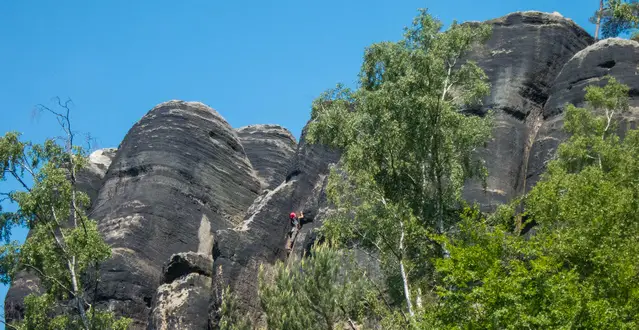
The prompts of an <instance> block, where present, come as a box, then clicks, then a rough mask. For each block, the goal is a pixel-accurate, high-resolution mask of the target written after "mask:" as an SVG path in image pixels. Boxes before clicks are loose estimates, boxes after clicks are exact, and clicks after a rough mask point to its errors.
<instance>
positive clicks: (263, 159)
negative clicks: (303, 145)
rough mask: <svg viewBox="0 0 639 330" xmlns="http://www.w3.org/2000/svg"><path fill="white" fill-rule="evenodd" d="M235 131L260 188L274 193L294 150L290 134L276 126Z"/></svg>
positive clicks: (294, 145)
mask: <svg viewBox="0 0 639 330" xmlns="http://www.w3.org/2000/svg"><path fill="white" fill-rule="evenodd" d="M236 131H237V136H238V137H239V138H240V141H241V142H242V146H243V147H244V152H246V156H247V157H248V158H249V160H250V161H251V165H253V169H255V171H257V175H258V177H259V178H260V181H261V182H262V188H264V189H273V188H275V187H277V186H278V185H279V184H280V183H282V182H283V181H284V178H285V177H286V171H287V170H288V168H289V167H290V164H289V162H290V160H291V159H292V158H293V155H294V154H295V150H296V149H297V141H295V138H294V137H293V134H291V132H289V131H288V130H287V129H286V128H284V127H282V126H279V125H250V126H245V127H242V128H239V129H237V130H236Z"/></svg>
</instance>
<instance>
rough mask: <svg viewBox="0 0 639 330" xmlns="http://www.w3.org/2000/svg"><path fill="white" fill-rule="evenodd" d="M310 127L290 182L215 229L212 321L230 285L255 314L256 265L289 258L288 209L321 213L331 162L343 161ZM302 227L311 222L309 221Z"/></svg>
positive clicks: (252, 315)
mask: <svg viewBox="0 0 639 330" xmlns="http://www.w3.org/2000/svg"><path fill="white" fill-rule="evenodd" d="M305 136H306V128H305V129H304V131H303V132H302V138H301V139H300V141H301V142H300V144H299V146H298V149H297V152H296V154H295V157H294V159H293V161H292V166H291V167H290V169H289V171H288V172H289V174H288V175H287V178H286V181H285V182H283V183H282V184H280V185H279V186H278V187H277V188H275V189H273V190H272V191H266V192H264V193H263V194H262V195H261V196H260V197H259V198H258V199H257V200H256V201H255V203H254V204H253V205H252V206H251V208H250V209H249V211H248V212H247V216H246V218H245V220H244V222H243V223H241V224H240V225H239V226H237V227H236V228H233V229H227V230H221V231H218V232H217V235H216V237H217V238H218V239H217V241H216V243H215V250H214V275H213V285H214V287H213V289H214V297H213V299H214V301H213V304H212V306H211V326H212V327H213V328H215V326H216V325H217V322H218V321H219V314H218V308H219V306H220V304H221V300H220V299H221V292H222V290H223V289H224V288H225V287H226V286H230V288H231V290H232V291H233V292H235V293H236V294H237V295H238V301H239V303H240V306H241V307H242V308H244V309H245V310H246V311H247V312H248V315H250V316H251V317H253V318H256V317H257V316H258V313H259V311H260V305H259V299H257V297H258V294H257V289H258V280H257V279H258V277H257V275H258V269H259V266H260V264H262V263H263V264H265V265H267V266H268V265H272V264H274V263H275V262H276V261H277V260H283V259H285V258H286V257H287V251H286V237H287V233H288V231H289V230H290V224H289V219H288V214H289V213H290V212H291V211H295V212H297V211H305V213H308V214H309V216H310V217H312V215H313V214H317V213H318V212H319V207H320V203H319V200H320V198H319V197H318V196H317V195H318V194H321V189H314V188H317V187H318V186H319V187H322V183H323V181H324V177H325V176H326V174H328V171H329V165H330V164H333V163H336V162H337V161H338V160H339V153H338V152H337V151H334V150H331V149H329V148H327V147H325V146H322V145H309V144H307V143H306V141H305ZM304 226H309V225H308V224H305V225H304Z"/></svg>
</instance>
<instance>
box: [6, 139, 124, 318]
mask: <svg viewBox="0 0 639 330" xmlns="http://www.w3.org/2000/svg"><path fill="white" fill-rule="evenodd" d="M115 151H116V149H114V148H106V149H98V150H96V151H94V152H93V153H91V154H90V155H89V159H88V163H87V164H86V166H85V167H84V168H83V169H82V170H80V171H79V172H78V173H77V176H76V188H77V189H78V190H80V191H83V192H84V193H86V194H87V195H89V198H91V202H94V201H95V197H96V195H97V192H98V190H99V189H100V187H101V186H102V183H103V180H104V175H105V174H106V172H107V170H108V169H109V166H110V165H111V161H112V160H113V157H114V156H115ZM29 237H30V235H27V238H26V239H27V240H28V239H29ZM40 292H41V290H40V279H39V278H38V277H37V276H36V275H35V274H33V273H32V272H29V271H21V272H19V273H18V274H16V276H15V278H14V279H13V281H12V282H11V287H10V288H9V291H7V296H6V298H5V300H4V310H5V320H6V321H7V322H12V321H15V320H20V319H22V317H23V315H24V304H23V300H24V297H26V296H28V295H29V294H31V293H40Z"/></svg>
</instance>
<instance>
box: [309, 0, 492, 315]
mask: <svg viewBox="0 0 639 330" xmlns="http://www.w3.org/2000/svg"><path fill="white" fill-rule="evenodd" d="M489 35H490V27H489V25H487V24H457V23H456V22H453V24H452V25H451V26H450V27H449V29H448V30H446V31H443V32H442V24H441V23H440V22H439V21H437V20H435V19H434V18H433V17H431V16H430V15H429V14H428V13H427V11H426V10H420V13H419V15H418V16H417V17H416V18H415V20H414V21H413V24H412V26H411V27H410V28H407V29H406V30H405V34H404V38H403V39H402V40H401V41H399V42H381V43H377V44H373V45H372V46H370V47H369V48H367V49H366V51H365V54H364V61H363V64H362V67H361V71H360V81H359V86H358V89H357V90H351V89H349V88H345V87H344V86H343V85H338V86H337V87H336V88H335V89H331V90H328V91H326V92H325V93H323V94H322V95H321V96H320V97H319V98H318V99H316V100H315V101H314V103H313V107H312V115H311V117H312V121H311V123H310V124H309V130H308V138H309V141H310V142H311V143H323V144H326V145H330V146H332V147H336V148H339V149H340V150H341V151H342V158H341V161H340V164H339V168H340V169H341V170H340V171H341V173H339V172H338V171H332V174H331V176H330V179H329V188H328V191H329V197H330V199H331V201H332V202H333V203H334V204H335V206H336V208H337V211H336V212H335V214H334V215H333V216H332V217H331V219H329V220H327V221H326V222H325V226H324V229H323V233H324V235H326V236H327V237H329V238H331V239H335V240H337V241H340V242H343V243H349V244H356V245H358V246H360V247H362V248H365V249H369V250H373V251H375V252H377V253H378V254H379V255H380V257H381V260H382V262H383V264H384V268H385V270H386V273H387V274H388V278H389V281H390V283H391V286H392V287H393V288H394V291H395V292H396V293H397V294H396V296H398V295H400V294H401V295H402V299H403V301H404V306H405V308H406V310H407V312H408V314H409V316H413V315H414V314H415V312H414V308H413V304H414V303H415V302H417V301H418V300H419V299H421V297H417V299H415V302H414V301H413V300H414V299H413V298H412V297H414V295H413V290H415V291H416V292H418V293H419V291H420V290H422V287H424V289H427V287H426V286H425V284H426V280H424V279H425V278H427V276H425V275H426V274H427V273H428V272H429V263H428V262H427V260H428V258H429V257H431V256H433V255H434V254H446V248H445V246H437V245H435V244H434V243H435V242H434V241H433V240H429V239H428V237H429V235H430V234H434V233H439V234H442V233H446V232H447V230H448V228H449V226H450V225H451V224H452V223H454V222H455V221H456V218H457V217H456V216H455V212H456V210H457V209H458V208H459V207H460V203H461V189H462V186H463V184H464V182H465V181H466V180H467V179H469V178H471V177H480V178H484V177H485V175H486V171H485V168H484V166H483V163H482V162H481V161H480V160H479V159H478V158H477V157H476V155H475V153H474V151H475V149H476V148H479V147H482V146H483V145H484V143H485V142H486V141H487V140H488V138H489V136H490V132H491V127H490V126H491V125H490V123H491V121H490V116H489V115H486V116H483V117H481V116H474V115H468V114H467V113H465V111H464V110H467V109H469V108H471V107H476V106H477V105H478V104H480V102H481V99H482V98H483V96H485V95H486V94H487V93H488V92H489V84H488V83H487V77H486V75H485V74H484V72H483V71H482V70H481V69H480V68H479V67H478V66H477V65H476V64H475V63H474V62H472V61H466V60H464V58H465V57H464V56H465V55H466V54H467V52H468V51H469V50H470V49H471V47H473V45H476V44H478V43H482V42H484V41H486V40H487V38H488V37H489ZM411 281H420V282H421V283H412V282H411ZM400 292H401V293H400ZM418 295H419V294H418Z"/></svg>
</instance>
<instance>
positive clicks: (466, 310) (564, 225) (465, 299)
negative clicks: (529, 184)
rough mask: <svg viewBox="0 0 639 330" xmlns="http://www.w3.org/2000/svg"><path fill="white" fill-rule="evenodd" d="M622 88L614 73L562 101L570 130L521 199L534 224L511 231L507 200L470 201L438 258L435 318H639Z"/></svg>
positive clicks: (560, 321) (452, 323) (506, 324)
mask: <svg viewBox="0 0 639 330" xmlns="http://www.w3.org/2000/svg"><path fill="white" fill-rule="evenodd" d="M627 95H628V87H627V86H623V85H621V84H619V83H618V82H617V81H616V80H615V79H613V78H610V79H609V82H608V84H607V85H606V86H605V87H603V88H601V87H594V86H590V87H588V88H587V94H586V100H587V101H588V102H589V104H590V106H591V108H592V109H583V108H577V107H574V106H568V107H567V109H566V113H565V129H566V131H567V132H569V133H570V134H571V136H570V138H569V139H568V140H567V141H566V142H565V143H563V144H561V146H560V148H559V150H558V153H557V159H555V160H553V161H551V162H550V163H549V164H548V171H547V173H546V174H544V176H543V178H542V180H541V181H540V182H539V183H538V184H537V186H535V187H534V188H533V189H532V190H531V192H530V193H529V194H528V195H527V196H525V198H524V199H523V200H524V206H525V207H524V208H525V213H524V214H523V216H524V218H526V219H527V221H528V222H530V223H533V224H535V227H534V229H533V233H532V234H530V235H524V236H520V235H517V233H513V232H512V225H511V222H512V219H513V218H514V216H516V212H515V207H514V206H513V205H509V206H504V207H503V208H502V209H500V211H499V212H497V213H496V214H494V215H491V216H489V217H488V218H485V217H483V216H481V215H480V214H479V213H478V212H476V211H475V210H472V209H468V210H467V212H466V213H465V214H464V217H463V218H464V220H463V221H462V222H461V223H460V225H459V227H458V228H459V231H458V234H456V235H455V236H454V237H453V238H444V239H445V240H446V241H447V242H448V245H447V246H449V249H450V254H451V258H449V259H439V260H438V261H437V264H436V267H437V272H438V281H439V285H438V287H439V291H438V294H439V296H440V300H439V306H438V307H437V308H432V309H429V313H430V314H431V319H437V320H438V322H439V324H438V325H435V326H432V327H431V328H446V329H460V328H464V329H468V328H471V329H485V328H500V329H523V328H553V329H554V328H562V329H636V328H637V327H639V268H637V263H636V256H637V255H638V254H639V245H638V244H637V241H638V240H639V212H637V210H638V209H639V179H638V178H639V130H630V131H628V132H627V134H626V136H625V138H624V139H623V140H622V139H620V138H619V136H618V135H617V134H615V131H614V130H612V129H611V128H612V127H614V120H615V118H617V117H616V114H618V113H619V112H621V111H623V110H625V109H626V108H627V105H628V103H627ZM602 112H603V113H604V114H603V115H601V113H602Z"/></svg>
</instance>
